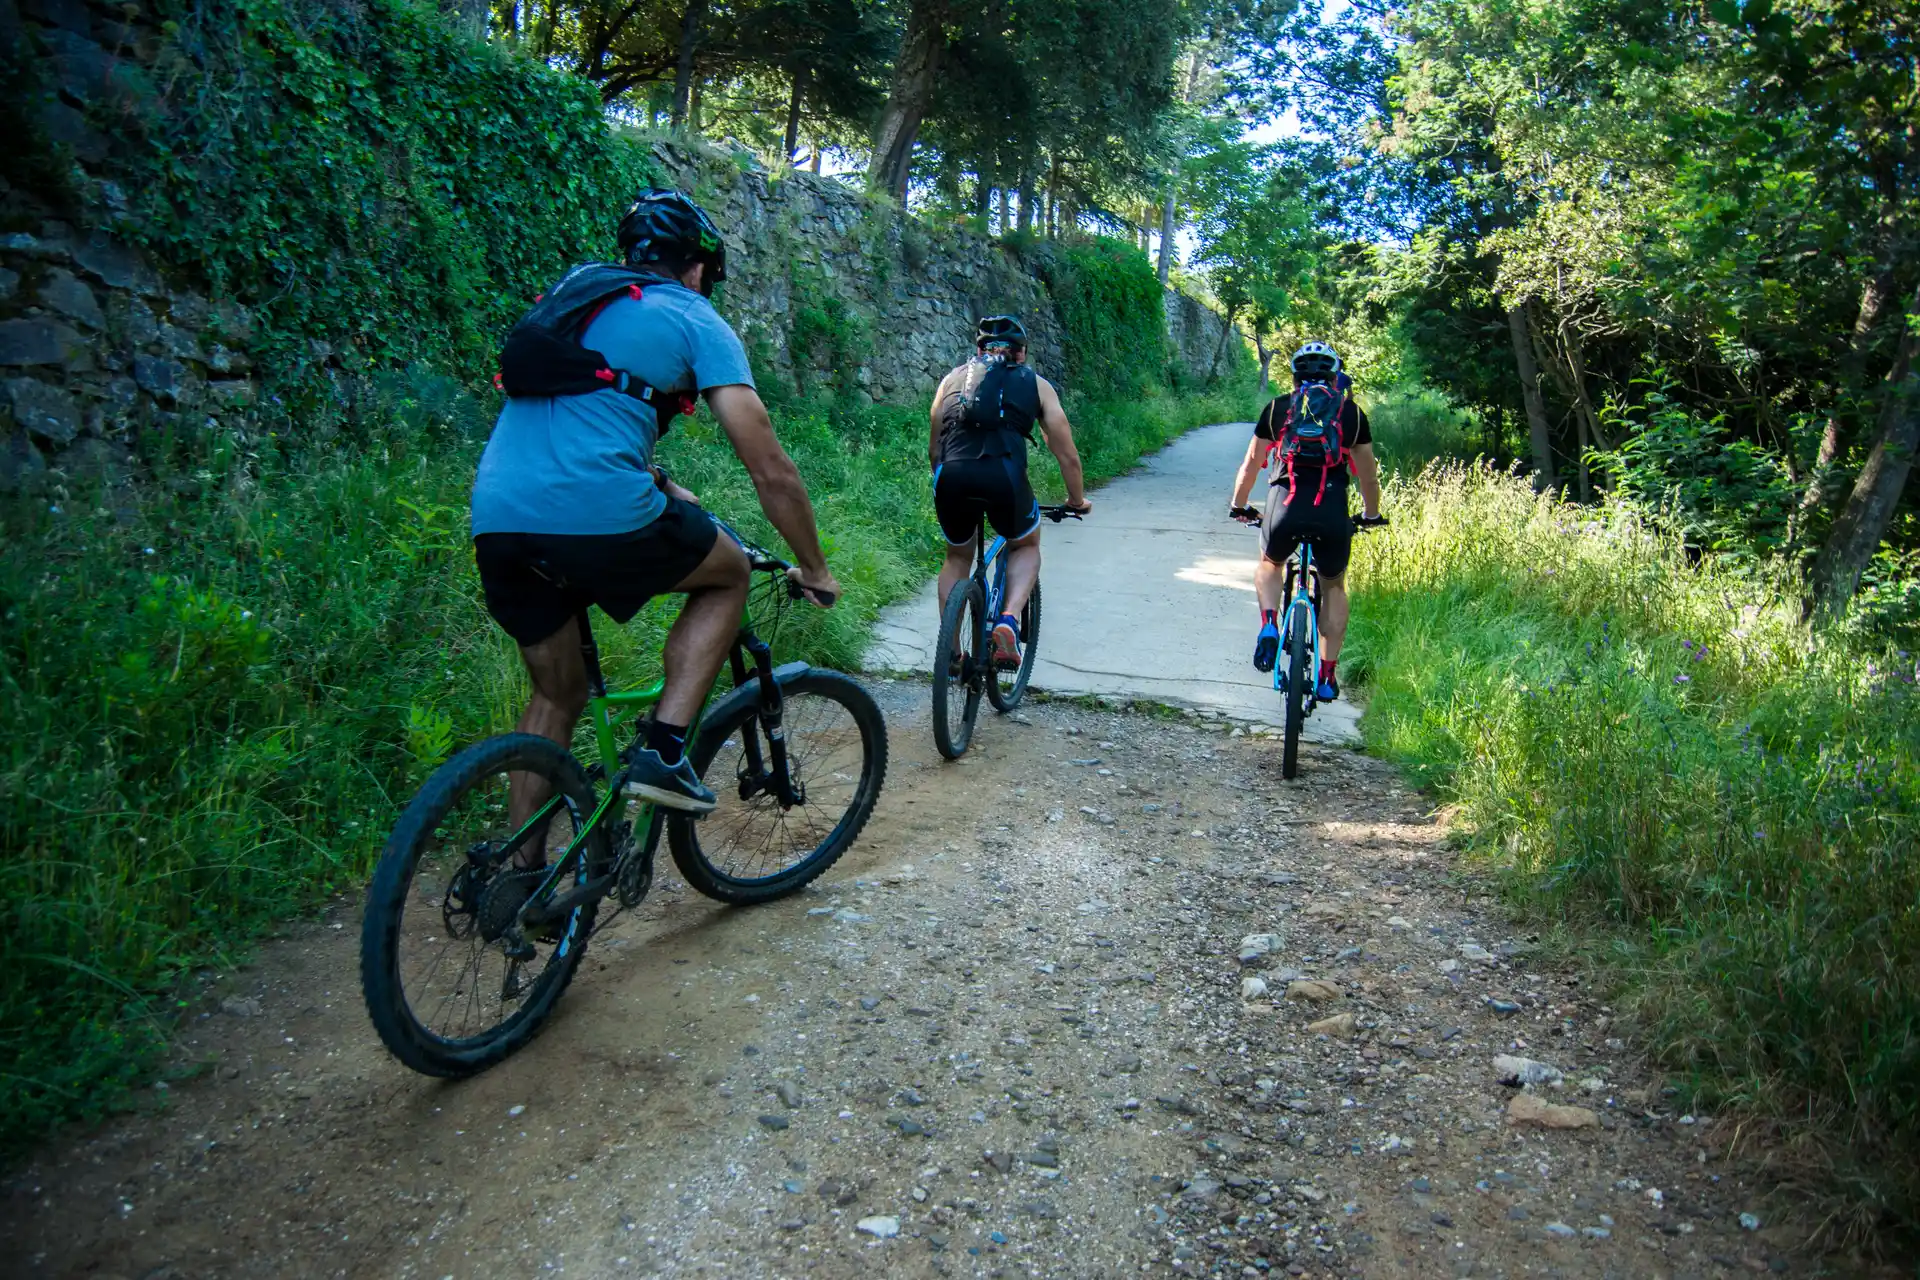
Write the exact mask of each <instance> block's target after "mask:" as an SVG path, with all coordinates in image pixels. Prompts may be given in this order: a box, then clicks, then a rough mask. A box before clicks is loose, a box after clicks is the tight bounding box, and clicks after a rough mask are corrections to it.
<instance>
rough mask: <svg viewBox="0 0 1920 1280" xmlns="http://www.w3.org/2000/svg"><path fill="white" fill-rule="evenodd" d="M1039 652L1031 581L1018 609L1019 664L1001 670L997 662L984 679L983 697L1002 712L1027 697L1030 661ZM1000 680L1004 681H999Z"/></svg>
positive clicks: (1037, 616)
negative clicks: (1030, 593) (1023, 606)
mask: <svg viewBox="0 0 1920 1280" xmlns="http://www.w3.org/2000/svg"><path fill="white" fill-rule="evenodd" d="M1039 652H1040V584H1039V583H1038V582H1035V583H1034V584H1033V594H1032V595H1030V596H1028V597H1027V606H1026V608H1024V609H1022V610H1021V611H1020V667H1019V670H1017V671H1002V670H1001V669H1000V668H999V667H998V666H997V665H996V666H995V667H994V668H993V671H992V676H991V678H990V679H988V681H987V697H988V699H989V700H990V701H992V703H993V709H994V710H995V711H998V712H999V713H1000V714H1002V715H1005V714H1007V713H1008V712H1009V711H1012V710H1013V709H1014V708H1015V707H1017V706H1019V705H1020V701H1021V699H1023V698H1025V697H1026V696H1027V682H1028V681H1029V680H1031V679H1033V664H1034V663H1035V662H1036V661H1038V659H1037V657H1036V656H1035V655H1037V654H1038V653H1039ZM1003 681H1004V683H1002V682H1003Z"/></svg>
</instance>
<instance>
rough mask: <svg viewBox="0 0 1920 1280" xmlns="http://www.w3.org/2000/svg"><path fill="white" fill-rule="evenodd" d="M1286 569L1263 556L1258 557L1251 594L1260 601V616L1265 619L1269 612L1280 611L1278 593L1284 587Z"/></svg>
mask: <svg viewBox="0 0 1920 1280" xmlns="http://www.w3.org/2000/svg"><path fill="white" fill-rule="evenodd" d="M1286 574H1287V567H1286V566H1285V565H1283V564H1276V563H1275V562H1273V561H1272V560H1269V559H1267V557H1265V556H1261V557H1260V565H1259V567H1258V568H1256V569H1255V570H1254V571H1253V594H1254V595H1255V596H1257V597H1258V598H1259V600H1260V615H1261V616H1262V617H1265V616H1266V614H1267V612H1268V611H1269V610H1272V611H1274V612H1278V611H1279V609H1280V591H1281V588H1283V587H1285V586H1286Z"/></svg>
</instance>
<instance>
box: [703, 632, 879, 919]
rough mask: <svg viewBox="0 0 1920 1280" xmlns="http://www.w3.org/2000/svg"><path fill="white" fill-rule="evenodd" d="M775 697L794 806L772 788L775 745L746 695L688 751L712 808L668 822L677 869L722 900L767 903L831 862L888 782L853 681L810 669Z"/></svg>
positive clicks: (874, 716)
mask: <svg viewBox="0 0 1920 1280" xmlns="http://www.w3.org/2000/svg"><path fill="white" fill-rule="evenodd" d="M780 693H781V696H782V698H783V699H784V706H783V709H782V719H781V731H782V734H783V740H784V741H785V743H786V752H787V772H788V775H789V776H790V777H791V779H792V781H793V787H794V790H795V791H796V792H798V793H799V795H800V803H798V804H796V805H793V806H792V807H790V808H786V807H782V805H781V803H780V800H779V797H778V795H777V794H776V793H775V792H774V791H772V790H771V789H770V786H769V784H770V783H771V782H772V778H771V777H770V776H769V773H768V771H769V770H771V768H772V764H773V746H772V743H771V742H770V741H769V740H768V738H767V731H766V725H765V724H764V723H763V722H762V721H761V719H760V705H759V702H758V700H757V698H745V699H742V700H741V701H740V702H739V703H738V704H736V705H734V706H733V707H731V708H730V709H726V708H723V709H722V714H721V715H720V716H719V717H718V718H717V719H715V720H711V721H709V722H707V723H706V724H704V725H702V726H701V728H700V737H699V739H698V741H696V742H695V743H694V744H693V746H692V748H691V749H690V750H689V752H688V757H689V758H690V759H691V760H692V761H693V767H694V770H695V771H696V772H697V773H699V774H700V775H701V776H702V777H703V778H706V779H707V780H708V785H710V786H711V787H712V788H713V790H714V794H715V795H716V796H718V797H719V800H720V805H719V807H718V808H716V809H715V810H714V811H713V812H712V813H709V814H707V815H706V816H705V817H704V818H701V819H699V820H697V821H696V820H695V819H693V818H690V817H688V816H686V815H684V814H673V815H671V816H670V817H669V819H668V827H667V840H668V845H669V847H670V848H671V849H672V851H673V861H674V864H675V865H676V866H678V867H679V868H680V874H681V875H683V876H685V877H686V879H687V883H688V884H689V885H691V886H693V887H694V888H695V889H697V890H699V891H700V892H701V893H704V894H706V895H707V896H708V897H709V898H713V899H716V900H718V901H720V902H731V903H738V904H750V903H756V902H767V901H770V900H771V899H774V898H778V897H781V896H783V895H785V894H789V893H792V892H793V891H794V890H796V889H798V888H800V887H801V886H802V885H804V884H806V883H807V882H808V881H810V880H812V879H814V877H816V876H818V875H819V874H820V873H821V872H823V871H825V870H826V869H827V868H828V867H830V866H832V865H833V864H834V863H835V862H836V861H838V860H839V857H840V855H841V854H842V853H844V852H846V849H847V846H848V845H850V844H852V843H853V841H854V838H855V837H857V836H858V835H859V834H860V829H861V828H862V827H864V826H866V824H867V819H868V818H869V817H870V816H871V815H872V813H873V805H874V801H875V800H877V799H878V798H879V795H880V785H881V783H883V782H884V781H885V780H886V776H887V727H886V721H885V720H884V719H883V718H882V716H881V714H880V708H879V706H878V705H877V704H876V703H875V702H874V700H873V697H872V695H871V694H869V693H868V692H867V691H866V689H865V688H864V687H862V686H861V684H860V683H859V682H858V681H856V680H854V679H853V678H852V677H850V676H844V675H841V674H840V673H839V672H838V671H827V670H824V669H820V670H810V671H807V672H804V673H802V674H800V675H797V676H793V677H791V678H788V679H784V680H782V681H781V682H780ZM750 741H751V742H752V743H753V744H755V746H756V748H757V749H755V750H749V742H750ZM756 760H757V761H758V762H759V767H758V768H756V767H755V764H754V762H755V761H756Z"/></svg>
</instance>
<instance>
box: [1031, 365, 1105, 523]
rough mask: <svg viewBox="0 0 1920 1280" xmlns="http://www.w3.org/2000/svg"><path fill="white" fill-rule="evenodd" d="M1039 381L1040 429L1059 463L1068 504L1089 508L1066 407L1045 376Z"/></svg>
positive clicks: (1084, 479) (1082, 509) (1077, 508)
mask: <svg viewBox="0 0 1920 1280" xmlns="http://www.w3.org/2000/svg"><path fill="white" fill-rule="evenodd" d="M1037 381H1038V382H1039V384H1040V433H1041V434H1042V435H1044V436H1045V437H1046V438H1047V448H1049V449H1051V450H1052V451H1053V459H1054V461H1055V462H1058V463H1059V464H1060V479H1061V480H1062V481H1063V482H1064V483H1065V484H1066V486H1067V505H1068V506H1070V507H1073V508H1074V509H1076V510H1079V511H1086V510H1089V509H1091V508H1092V506H1093V504H1092V503H1091V502H1088V501H1087V490H1086V474H1085V473H1084V472H1083V471H1082V470H1081V467H1080V450H1079V449H1078V448H1076V447H1075V446H1074V443H1073V424H1072V423H1071V422H1068V421H1067V411H1066V410H1065V409H1064V408H1062V407H1061V405H1060V393H1059V392H1057V391H1055V390H1054V389H1053V384H1052V383H1051V382H1048V381H1047V380H1046V379H1045V378H1040V379H1037Z"/></svg>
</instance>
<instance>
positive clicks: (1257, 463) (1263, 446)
mask: <svg viewBox="0 0 1920 1280" xmlns="http://www.w3.org/2000/svg"><path fill="white" fill-rule="evenodd" d="M1267 445H1268V442H1267V441H1265V440H1262V439H1261V438H1260V437H1259V436H1255V437H1253V439H1251V440H1249V441H1247V456H1246V457H1245V458H1242V459H1241V460H1240V473H1239V474H1238V475H1236V476H1234V478H1233V501H1232V502H1230V503H1228V504H1227V505H1229V506H1234V507H1244V506H1246V505H1247V499H1249V498H1251V497H1252V496H1253V482H1254V481H1255V480H1257V479H1259V477H1260V468H1261V467H1263V466H1265V465H1266V462H1267Z"/></svg>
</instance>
